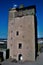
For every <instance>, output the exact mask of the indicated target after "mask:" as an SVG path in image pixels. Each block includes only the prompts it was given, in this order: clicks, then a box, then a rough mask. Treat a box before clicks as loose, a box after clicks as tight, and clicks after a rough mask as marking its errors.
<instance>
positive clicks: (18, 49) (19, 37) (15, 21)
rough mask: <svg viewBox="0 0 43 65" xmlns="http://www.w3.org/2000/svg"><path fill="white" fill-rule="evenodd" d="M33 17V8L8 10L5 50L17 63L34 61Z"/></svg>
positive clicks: (34, 11)
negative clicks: (8, 51)
mask: <svg viewBox="0 0 43 65" xmlns="http://www.w3.org/2000/svg"><path fill="white" fill-rule="evenodd" d="M35 17H36V9H35V6H30V7H24V8H16V9H15V8H12V9H11V10H9V22H8V43H7V48H9V50H10V57H11V58H14V59H16V60H17V61H35V54H36V53H35V52H36V50H35Z"/></svg>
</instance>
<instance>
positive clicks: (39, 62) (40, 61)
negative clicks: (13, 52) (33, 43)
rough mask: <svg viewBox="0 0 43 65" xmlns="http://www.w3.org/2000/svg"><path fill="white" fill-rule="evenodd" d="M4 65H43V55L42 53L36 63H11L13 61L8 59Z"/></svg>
mask: <svg viewBox="0 0 43 65" xmlns="http://www.w3.org/2000/svg"><path fill="white" fill-rule="evenodd" d="M2 65H43V53H40V54H39V56H38V57H37V60H36V61H34V62H21V63H20V62H17V63H15V62H11V59H7V60H5V61H3V62H2Z"/></svg>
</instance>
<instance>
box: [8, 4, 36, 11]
mask: <svg viewBox="0 0 43 65" xmlns="http://www.w3.org/2000/svg"><path fill="white" fill-rule="evenodd" d="M32 8H34V9H35V12H36V6H35V5H32V6H28V7H24V8H16V9H15V8H11V9H9V11H10V10H17V11H19V10H25V9H32Z"/></svg>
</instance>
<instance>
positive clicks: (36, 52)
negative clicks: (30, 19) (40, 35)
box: [35, 15, 38, 59]
mask: <svg viewBox="0 0 43 65" xmlns="http://www.w3.org/2000/svg"><path fill="white" fill-rule="evenodd" d="M37 56H38V39H37V18H36V15H35V59H36V58H37Z"/></svg>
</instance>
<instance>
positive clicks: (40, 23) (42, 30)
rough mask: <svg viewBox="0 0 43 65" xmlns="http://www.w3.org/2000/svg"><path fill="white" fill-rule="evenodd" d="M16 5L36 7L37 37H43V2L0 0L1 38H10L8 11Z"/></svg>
mask: <svg viewBox="0 0 43 65" xmlns="http://www.w3.org/2000/svg"><path fill="white" fill-rule="evenodd" d="M14 4H17V5H18V6H20V4H24V6H31V5H35V6H36V16H37V34H38V35H37V36H38V37H43V0H0V38H7V36H8V11H9V9H10V8H12V7H13V5H14Z"/></svg>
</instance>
